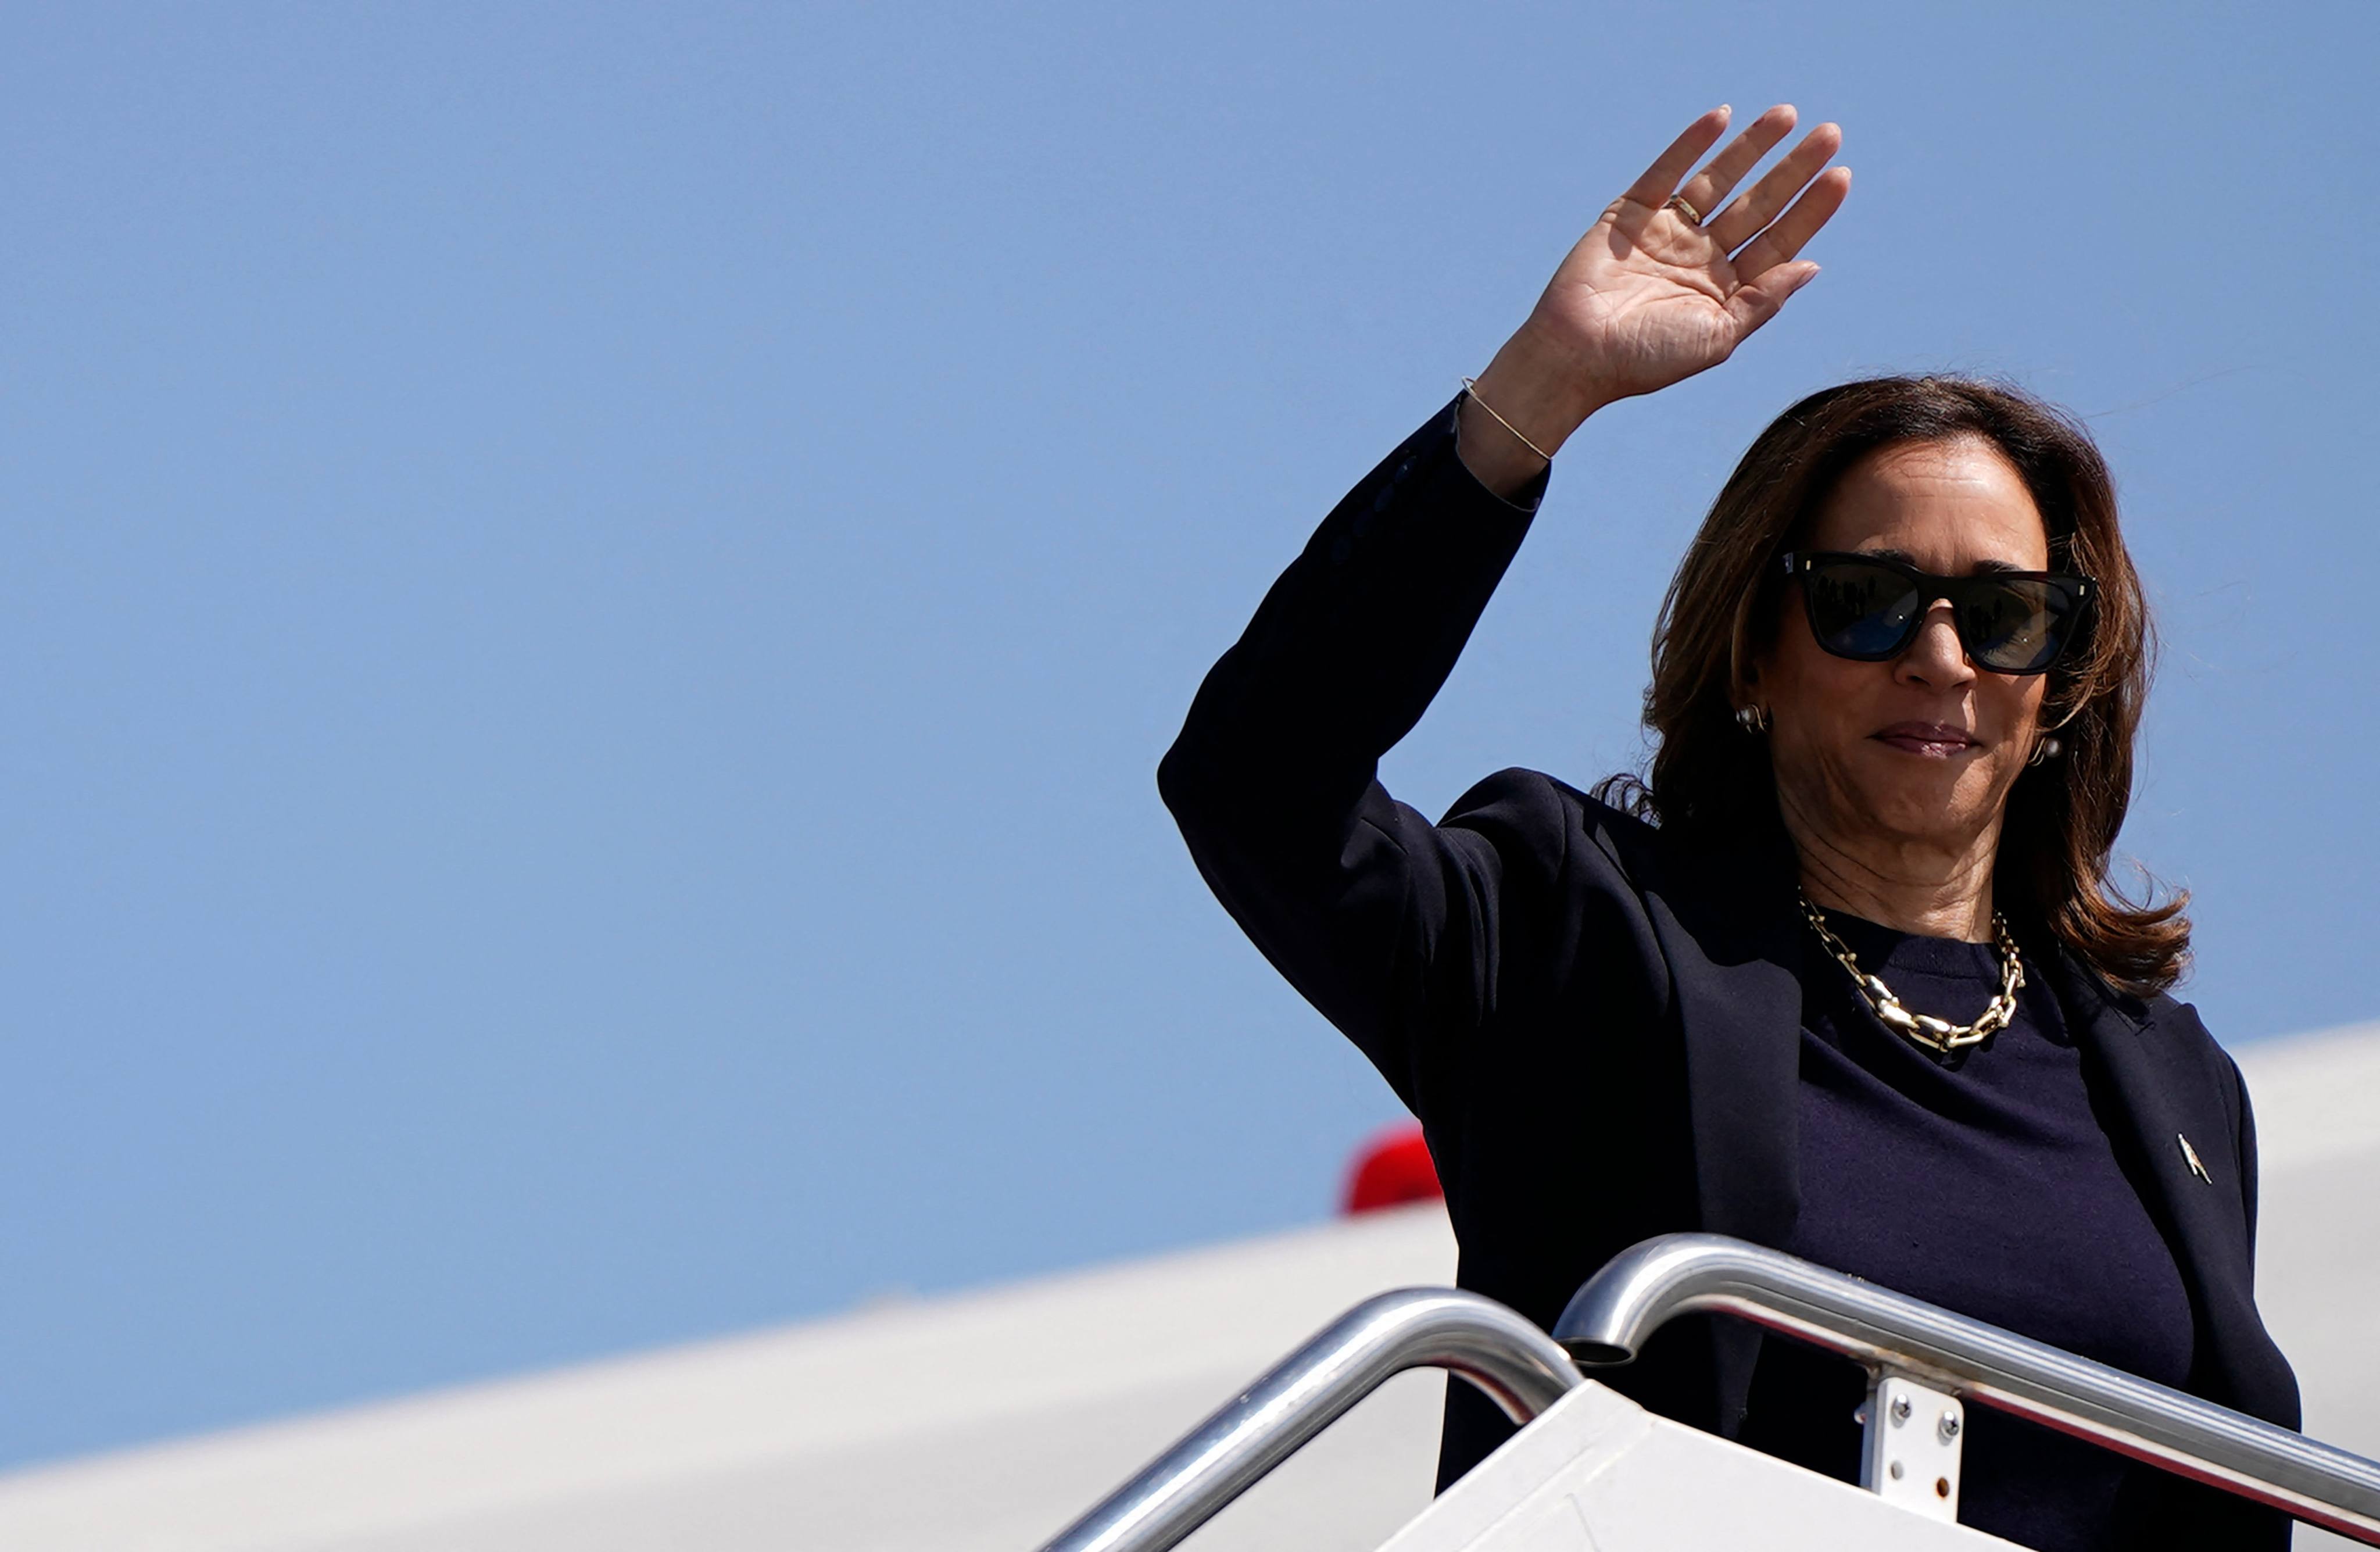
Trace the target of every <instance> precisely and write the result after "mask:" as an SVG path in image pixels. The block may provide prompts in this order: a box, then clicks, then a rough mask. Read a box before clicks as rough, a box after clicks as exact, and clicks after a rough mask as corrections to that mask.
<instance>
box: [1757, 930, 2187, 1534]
mask: <svg viewBox="0 0 2380 1552" xmlns="http://www.w3.org/2000/svg"><path fill="white" fill-rule="evenodd" d="M1828 925H1829V926H1831V927H1832V928H1834V929H1835V932H1836V934H1837V935H1838V936H1840V938H1841V939H1842V940H1843V941H1844V942H1845V944H1847V945H1848V946H1849V947H1850V949H1851V950H1852V953H1853V955H1854V956H1856V957H1857V959H1858V960H1859V962H1860V964H1861V966H1862V967H1863V968H1864V969H1866V970H1868V971H1869V972H1870V973H1872V974H1875V975H1876V976H1880V977H1881V978H1882V979H1883V980H1884V981H1885V983H1886V984H1887V985H1888V986H1890V987H1891V988H1892V989H1893V992H1894V994H1895V995H1897V996H1898V997H1899V998H1900V1000H1901V1002H1902V1004H1903V1005H1904V1006H1906V1007H1907V1008H1908V1009H1909V1010H1910V1011H1911V1012H1917V1013H1931V1014H1933V1015H1934V1016H1936V1017H1937V1018H1944V1019H1948V1020H1949V1021H1950V1022H1951V1023H1953V1024H1961V1025H1963V1024H1971V1023H1973V1021H1974V1019H1975V1018H1976V1016H1977V1015H1978V1014H1980V1013H1982V1012H1983V1011H1984V1009H1985V1007H1987V1006H1988V1005H1989V1004H1990V1002H1991V1000H1992V998H1993V997H1994V995H1996V994H1997V993H1998V990H1999V986H2000V960H1999V952H1998V950H1997V949H1996V948H1994V947H1993V946H1992V945H1990V944H1987V943H1962V942H1958V941H1955V940H1949V939H1942V938H1919V937H1911V936H1908V935H1906V934H1902V933H1899V932H1894V931H1892V930H1890V929H1888V928H1882V927H1878V926H1876V925H1875V924H1874V923H1872V922H1864V921H1861V920H1859V919H1857V918H1855V917H1852V916H1845V915H1839V914H1836V913H1831V912H1830V913H1828ZM1808 950H1809V952H1807V953H1806V954H1805V955H1804V956H1803V971H1802V1059H1801V1068H1802V1079H1801V1090H1800V1101H1799V1107H1798V1109H1799V1119H1800V1133H1801V1141H1800V1151H1801V1178H1802V1209H1801V1214H1800V1217H1799V1218H1798V1219H1797V1220H1796V1223H1795V1227H1794V1231H1793V1234H1792V1238H1791V1243H1788V1244H1787V1245H1785V1246H1784V1247H1783V1248H1785V1249H1786V1250H1788V1251H1790V1252H1791V1253H1792V1254H1793V1255H1800V1256H1803V1257H1805V1258H1807V1259H1809V1260H1812V1261H1815V1262H1817V1263H1819V1264H1821V1265H1823V1266H1828V1267H1834V1268H1836V1269H1837V1270H1840V1271H1844V1272H1849V1273H1851V1274H1852V1275H1853V1276H1855V1277H1861V1278H1865V1279H1868V1280H1870V1281H1872V1282H1876V1283H1878V1284H1880V1285H1882V1286H1884V1287H1887V1288H1891V1289H1895V1290H1898V1291H1901V1292H1904V1293H1908V1294H1911V1295H1913V1297H1916V1298H1920V1299H1924V1300H1925V1301H1927V1302H1928V1303H1936V1304H1940V1305H1942V1306H1944V1307H1945V1308H1948V1309H1952V1310H1956V1311H1959V1312H1960V1313H1961V1314H1963V1315H1969V1316H1974V1317H1975V1318H1976V1319H1978V1320H1984V1321H1988V1322H1990V1323H1991V1324H1992V1325H1995V1326H2001V1327H2005V1328H2008V1329H2010V1330H2012V1331H2017V1332H2021V1333H2022V1334H2023V1335H2025V1336H2028V1337H2032V1338H2034V1340H2038V1341H2044V1342H2047V1343H2048V1344H2050V1345H2051V1346H2053V1347H2058V1348H2063V1349H2065V1350H2066V1351H2068V1352H2078V1353H2081V1354H2082V1355H2083V1356H2084V1357H2086V1358H2094V1359H2096V1360H2098V1361H2099V1362H2100V1363H2103V1364H2112V1365H2114V1366H2115V1367H2117V1368H2119V1369H2123V1370H2125V1371H2127V1372H2129V1373H2131V1374H2135V1375H2139V1376H2141V1377H2143V1378H2144V1379H2150V1380H2154V1381H2155V1382H2156V1383H2157V1384H2160V1385H2168V1386H2172V1387H2174V1388H2182V1387H2183V1386H2184V1385H2185V1384H2186V1382H2187V1380H2188V1378H2189V1376H2190V1371H2191V1360H2192V1341H2193V1334H2192V1318H2191V1308H2190V1298H2189V1294H2188V1292H2187V1291H2185V1289H2184V1288H2183V1286H2182V1281H2181V1275H2180V1271H2179V1269H2178V1268H2177V1267H2176V1266H2175V1263H2174V1258H2173V1254H2172V1252H2171V1251H2170V1250H2169V1249H2168V1247H2167V1244H2166V1241H2165V1236H2164V1235H2163V1233H2162V1232H2160V1231H2159V1229H2158V1226H2157V1224H2156V1222H2155V1219H2152V1218H2151V1217H2150V1214H2149V1211H2148V1209H2147V1208H2146V1207H2144V1206H2143V1205H2142V1201H2143V1194H2142V1192H2141V1190H2140V1188H2139V1185H2138V1183H2137V1182H2135V1180H2134V1179H2133V1178H2132V1169H2133V1166H2132V1164H2131V1160H2130V1159H2128V1158H2126V1157H2125V1151H2126V1150H2122V1149H2119V1148H2118V1147H2117V1146H2116V1145H2115V1144H2114V1143H2113V1142H2111V1141H2110V1139H2109V1136H2108V1131H2107V1124H2106V1122H2105V1120H2104V1119H2103V1116H2102V1114H2101V1112H2100V1109H2099V1108H2098V1107H2097V1105H2096V1104H2095V1098H2096V1096H2095V1092H2094V1081H2093V1079H2094V1074H2092V1073H2090V1072H2089V1071H2088V1070H2087V1069H2086V1066H2085V1063H2084V1061H2083V1052H2082V1049H2080V1047H2079V1046H2078V1045H2077V1044H2076V1042H2075V1041H2074V1039H2073V1038H2072V1037H2070V1035H2069V1034H2068V1032H2067V1028H2066V1021H2065V1018H2064V1016H2063V1014H2062V1013H2061V1012H2060V1010H2059V1008H2058V999H2057V998H2056V996H2054V995H2053V994H2052V993H2051V992H2050V990H2049V988H2048V985H2047V981H2046V977H2045V976H2041V975H2039V974H2038V973H2037V971H2036V970H2035V968H2034V966H2033V965H2032V964H2030V963H2029V962H2028V964H2027V965H2026V976H2025V985H2024V988H2023V990H2022V991H2021V992H2020V993H2019V994H2018V1012H2017V1016H2016V1019H2015V1022H2014V1023H2013V1024H2011V1025H2010V1026H2009V1027H2008V1028H2006V1029H2004V1030H2002V1031H2000V1032H1999V1033H1998V1035H1995V1036H1994V1037H1992V1038H1991V1039H1989V1040H1988V1041H1985V1043H1983V1044H1982V1045H1980V1046H1976V1047H1973V1048H1970V1049H1966V1050H1964V1051H1961V1052H1955V1053H1951V1054H1949V1055H1947V1056H1937V1055H1936V1054H1935V1053H1933V1052H1931V1051H1928V1050H1925V1049H1921V1048H1919V1047H1917V1046H1915V1045H1913V1044H1912V1043H1911V1042H1909V1041H1908V1040H1906V1039H1904V1038H1903V1037H1900V1036H1898V1035H1894V1034H1892V1033H1890V1032H1889V1031H1888V1030H1887V1029H1886V1028H1885V1027H1884V1025H1881V1024H1880V1023H1878V1022H1877V1021H1876V1016H1875V1014H1874V1013H1873V1012H1871V1011H1870V1010H1869V1008H1868V1005H1867V1002H1866V1000H1865V999H1864V998H1863V997H1861V996H1860V995H1859V993H1858V991H1857V990H1856V989H1855V988H1853V986H1852V980H1851V976H1850V975H1849V974H1848V973H1846V972H1845V970H1844V969H1843V967H1842V966H1841V965H1840V964H1838V963H1836V961H1835V959H1834V957H1833V956H1832V955H1831V954H1829V953H1828V952H1826V951H1825V949H1824V948H1823V947H1821V946H1820V944H1819V943H1818V942H1817V940H1816V938H1815V935H1813V936H1812V937H1811V938H1810V940H1809V941H1808ZM1864 1386H1865V1379H1864V1375H1863V1374H1862V1372H1861V1370H1860V1369H1859V1367H1858V1366H1857V1365H1855V1364H1852V1363H1850V1362H1848V1361H1847V1360H1843V1359H1840V1358H1835V1357H1832V1356H1830V1355H1828V1354H1826V1353H1822V1352H1819V1351H1818V1350H1816V1349H1815V1348H1811V1347H1807V1346H1804V1345H1803V1344H1802V1343H1798V1342H1794V1341H1791V1340H1782V1339H1779V1340H1771V1341H1768V1342H1767V1343H1765V1344H1763V1348H1762V1356H1761V1360H1760V1366H1759V1368H1758V1370H1757V1371H1756V1372H1755V1376H1754V1380H1753V1389H1752V1401H1751V1411H1750V1413H1748V1414H1747V1417H1746V1420H1745V1426H1744V1433H1743V1442H1744V1443H1746V1444H1749V1445H1752V1446H1754V1447H1755V1448H1756V1449H1764V1450H1767V1452H1768V1453H1770V1454H1774V1455H1779V1456H1782V1457H1784V1458H1785V1459H1788V1460H1791V1461H1797V1462H1798V1463H1800V1464H1803V1465H1805V1466H1808V1467H1810V1468H1811V1469H1813V1470H1816V1471H1821V1472H1825V1473H1828V1474H1829V1475H1832V1476H1837V1477H1840V1478H1842V1479H1843V1480H1846V1481H1857V1480H1858V1477H1859V1454H1860V1431H1859V1427H1858V1425H1857V1424H1856V1423H1855V1422H1854V1421H1853V1419H1852V1413H1853V1411H1854V1410H1855V1409H1856V1408H1857V1406H1858V1405H1859V1401H1860V1398H1861V1396H1862V1394H1863V1392H1864ZM1967 1419H1968V1432H1967V1445H1966V1449H1965V1452H1964V1454H1963V1457H1962V1461H1961V1464H1962V1467H1963V1480H1962V1482H1961V1485H1960V1505H1959V1518H1960V1520H1961V1522H1962V1523H1965V1524H1969V1525H1973V1526H1974V1527H1975V1528H1977V1529H1978V1530H1983V1531H1987V1532H1989V1533H1991V1534H1994V1535H1998V1536H2002V1537H2005V1538H2007V1539H2008V1540H2010V1541H2013V1542H2016V1543H2018V1544H2020V1545H2022V1546H2032V1547H2038V1548H2044V1549H2050V1548H2057V1549H2061V1552H2062V1549H2065V1548H2075V1549H2078V1552H2080V1549H2083V1548H2097V1547H2104V1546H2107V1545H2108V1543H2109V1542H2110V1540H2111V1539H2112V1537H2113V1536H2114V1534H2116V1531H2117V1527H2118V1525H2119V1522H2120V1516H2119V1513H2118V1510H2117V1497H2118V1494H2119V1490H2120V1489H2121V1488H2122V1487H2123V1485H2124V1483H2125V1481H2126V1480H2127V1478H2128V1477H2129V1476H2131V1474H2132V1473H2135V1472H2141V1471H2146V1470H2148V1469H2150V1468H2146V1467H2137V1466H2133V1465H2131V1464H2130V1463H2129V1462H2127V1461H2124V1460H2123V1459H2122V1458H2120V1457H2119V1456H2117V1455H2115V1454H2112V1453H2111V1452H2109V1451H2107V1450H2106V1449H2100V1448H2098V1447H2096V1446H2094V1445H2089V1444H2084V1443H2083V1442H2081V1441H2080V1440H2076V1439H2071V1438H2069V1437H2065V1436H2064V1435H2061V1434H2058V1433H2054V1432H2052V1431H2050V1430H2049V1429H2046V1428H2043V1427H2040V1426H2038V1425H2034V1424H2030V1423H2026V1422H2023V1421H2022V1420H2020V1419H2018V1418H2014V1417H2011V1416H2010V1415H2008V1414H2007V1413H1999V1412H1995V1411H1992V1410H1990V1409H1988V1408H1985V1407H1980V1406H1978V1407H1973V1408H1970V1409H1969V1410H1968V1413H1967Z"/></svg>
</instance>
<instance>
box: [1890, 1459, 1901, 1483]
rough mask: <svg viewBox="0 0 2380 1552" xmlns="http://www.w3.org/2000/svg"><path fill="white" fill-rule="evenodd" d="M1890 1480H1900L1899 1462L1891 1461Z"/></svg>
mask: <svg viewBox="0 0 2380 1552" xmlns="http://www.w3.org/2000/svg"><path fill="white" fill-rule="evenodd" d="M1892 1480H1893V1481H1895V1482H1898V1481H1900V1461H1893V1462H1892Z"/></svg>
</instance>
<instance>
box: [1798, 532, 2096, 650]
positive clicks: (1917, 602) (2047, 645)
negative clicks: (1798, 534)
mask: <svg viewBox="0 0 2380 1552" xmlns="http://www.w3.org/2000/svg"><path fill="white" fill-rule="evenodd" d="M1784 564H1785V575H1786V576H1790V577H1791V578H1793V579H1794V580H1796V581H1798V582H1800V583H1801V584H1802V601H1803V605H1804V606H1805V607H1806V608H1807V609H1808V611H1809V614H1810V634H1811V635H1812V636H1814V637H1817V639H1818V645H1819V646H1821V647H1823V648H1825V649H1827V650H1828V651H1829V652H1832V653H1833V654H1834V655H1835V656H1836V657H1839V658H1851V659H1854V660H1856V661H1860V662H1882V661H1885V660H1886V659H1888V658H1894V657H1899V656H1900V654H1901V653H1902V652H1905V651H1907V650H1908V649H1909V644H1910V643H1911V642H1912V641H1914V640H1915V639H1917V627H1918V626H1919V625H1921V624H1924V623H1925V612H1926V611H1927V610H1929V609H1931V608H1933V607H1934V600H1936V599H1948V600H1950V619H1951V622H1952V623H1953V624H1954V625H1955V626H1956V627H1957V629H1958V632H1959V644H1960V645H1961V646H1962V647H1964V648H1965V649H1967V656H1968V657H1969V658H1970V659H1972V660H1973V662H1974V664H1975V666H1976V667H1978V668H1987V669H1989V670H1991V671H1992V672H1993V673H2045V672H2046V671H2047V669H2048V668H2049V665H2050V664H2052V663H2054V662H2056V661H2058V658H2059V657H2061V656H2062V655H2064V653H2065V651H2066V649H2068V648H2069V647H2070V646H2072V645H2073V643H2074V640H2075V638H2076V637H2079V636H2080V635H2081V634H2082V631H2083V617H2084V615H2085V614H2087V613H2088V612H2089V610H2090V603H2091V599H2092V595H2093V593H2094V591H2095V585H2094V584H2093V583H2092V581H2091V579H2090V578H2089V577H2087V576H2060V575H2058V573H2055V572H2046V571H1986V572H1983V573H1980V574H1978V575H1976V576H1933V575H1931V574H1930V573H1927V572H1923V571H1920V570H1918V569H1917V568H1916V567H1915V566H1913V565H1904V564H1901V563H1900V562H1899V561H1895V560H1888V559H1886V558H1885V557H1884V556H1881V555H1855V554H1849V553H1845V552H1841V551H1822V552H1817V553H1815V554H1796V553H1791V552H1788V553H1787V554H1786V555H1785V557H1784Z"/></svg>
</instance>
